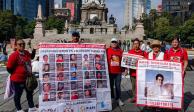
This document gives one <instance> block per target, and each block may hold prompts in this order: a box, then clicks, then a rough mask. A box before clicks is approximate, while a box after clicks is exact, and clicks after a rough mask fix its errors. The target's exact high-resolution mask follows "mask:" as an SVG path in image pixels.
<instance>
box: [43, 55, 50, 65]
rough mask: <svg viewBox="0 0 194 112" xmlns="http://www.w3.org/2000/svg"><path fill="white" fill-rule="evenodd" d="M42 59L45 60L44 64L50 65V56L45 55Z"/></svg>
mask: <svg viewBox="0 0 194 112" xmlns="http://www.w3.org/2000/svg"><path fill="white" fill-rule="evenodd" d="M42 58H43V62H44V63H48V62H49V58H48V55H46V54H45V55H43V57H42Z"/></svg>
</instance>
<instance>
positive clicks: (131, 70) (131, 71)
mask: <svg viewBox="0 0 194 112" xmlns="http://www.w3.org/2000/svg"><path fill="white" fill-rule="evenodd" d="M128 53H129V54H135V55H140V56H144V57H145V56H146V55H147V53H146V52H144V51H142V50H140V49H139V50H137V51H136V50H135V49H132V50H129V51H128ZM130 75H131V76H133V77H136V70H134V69H130Z"/></svg>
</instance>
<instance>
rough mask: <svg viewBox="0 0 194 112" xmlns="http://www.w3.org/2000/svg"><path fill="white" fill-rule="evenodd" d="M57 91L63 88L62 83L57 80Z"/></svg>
mask: <svg viewBox="0 0 194 112" xmlns="http://www.w3.org/2000/svg"><path fill="white" fill-rule="evenodd" d="M57 90H58V91H63V90H64V83H63V82H58V88H57Z"/></svg>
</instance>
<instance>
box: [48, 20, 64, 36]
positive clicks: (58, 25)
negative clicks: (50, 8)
mask: <svg viewBox="0 0 194 112" xmlns="http://www.w3.org/2000/svg"><path fill="white" fill-rule="evenodd" d="M64 24H65V22H64V20H62V19H58V18H56V17H49V18H48V19H47V20H46V21H45V29H46V30H52V29H57V32H58V33H63V28H64Z"/></svg>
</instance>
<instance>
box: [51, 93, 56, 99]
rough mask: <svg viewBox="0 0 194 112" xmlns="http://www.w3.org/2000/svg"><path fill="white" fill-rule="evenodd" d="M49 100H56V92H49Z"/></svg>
mask: <svg viewBox="0 0 194 112" xmlns="http://www.w3.org/2000/svg"><path fill="white" fill-rule="evenodd" d="M50 101H56V92H50Z"/></svg>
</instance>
